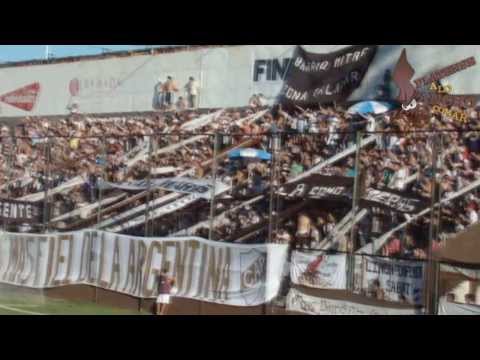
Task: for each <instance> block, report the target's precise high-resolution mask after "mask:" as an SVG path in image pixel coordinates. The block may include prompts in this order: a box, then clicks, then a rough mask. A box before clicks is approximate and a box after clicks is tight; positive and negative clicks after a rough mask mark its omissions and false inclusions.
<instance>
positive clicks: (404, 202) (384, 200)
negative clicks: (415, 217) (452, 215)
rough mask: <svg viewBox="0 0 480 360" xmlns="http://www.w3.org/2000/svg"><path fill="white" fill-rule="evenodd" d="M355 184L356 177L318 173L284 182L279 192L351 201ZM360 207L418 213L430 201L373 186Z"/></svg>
mask: <svg viewBox="0 0 480 360" xmlns="http://www.w3.org/2000/svg"><path fill="white" fill-rule="evenodd" d="M353 187H354V179H353V178H348V177H341V176H324V175H318V174H314V175H311V176H309V177H307V178H304V179H301V180H299V181H297V182H295V183H291V184H287V185H285V186H283V187H282V188H281V189H280V190H279V195H281V196H285V197H286V198H287V199H306V198H308V199H316V200H335V201H342V202H345V203H351V202H352V197H353ZM360 207H370V208H371V207H380V208H387V209H389V210H394V211H398V212H402V213H408V214H416V213H419V212H420V211H422V210H423V209H425V208H426V207H427V204H425V203H424V202H423V201H422V200H420V199H417V198H415V197H413V196H411V195H410V194H408V193H406V192H400V191H395V190H391V189H388V190H386V189H382V190H379V189H373V188H369V189H366V190H365V193H364V195H363V197H362V199H361V200H360Z"/></svg>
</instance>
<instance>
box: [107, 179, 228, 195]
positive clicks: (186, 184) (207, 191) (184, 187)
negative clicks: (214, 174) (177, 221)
mask: <svg viewBox="0 0 480 360" xmlns="http://www.w3.org/2000/svg"><path fill="white" fill-rule="evenodd" d="M98 187H99V188H101V189H112V188H114V189H121V190H127V191H128V190H129V191H145V190H148V187H149V183H148V180H137V181H130V182H124V183H111V182H107V181H104V180H102V179H99V181H98ZM150 188H151V189H163V190H168V191H174V192H178V193H182V194H196V195H198V196H199V197H201V198H204V199H207V200H208V199H210V198H211V196H212V190H213V182H212V181H208V180H197V179H189V178H167V179H151V180H150ZM228 188H229V187H228V186H227V185H225V184H223V183H222V182H221V181H216V183H215V196H216V195H219V194H221V193H223V192H225V191H227V190H228Z"/></svg>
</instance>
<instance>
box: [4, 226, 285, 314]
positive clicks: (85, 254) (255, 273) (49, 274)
mask: <svg viewBox="0 0 480 360" xmlns="http://www.w3.org/2000/svg"><path fill="white" fill-rule="evenodd" d="M40 240H43V242H44V243H43V244H42V246H41V250H40V253H38V247H37V246H36V245H37V244H38V243H37V241H40ZM286 255H287V246H286V245H275V244H269V245H252V246H246V245H234V244H221V243H218V242H212V241H208V240H205V239H201V238H193V237H192V238H164V239H163V238H162V239H160V238H159V239H151V238H138V237H131V236H124V235H116V234H112V233H106V232H103V231H97V230H84V231H78V232H74V233H68V234H57V235H50V236H48V237H45V236H42V235H33V234H11V233H1V234H0V282H3V283H7V284H13V285H20V286H26V287H31V288H38V289H42V288H52V287H57V286H64V285H81V284H84V285H91V286H96V287H101V288H104V289H108V290H111V291H116V292H121V293H124V294H128V295H131V296H136V297H142V298H153V297H155V296H156V295H157V291H158V289H157V288H158V282H157V281H158V275H159V273H160V271H161V270H162V269H168V273H169V274H170V275H171V276H173V277H175V279H176V282H177V288H178V293H177V294H176V296H179V297H185V298H192V299H197V300H204V301H208V302H214V303H221V304H227V305H233V306H256V305H260V304H263V303H265V302H268V301H270V300H272V299H273V298H274V297H275V296H276V295H277V293H278V290H279V287H280V282H281V275H282V270H283V266H284V263H285V260H286Z"/></svg>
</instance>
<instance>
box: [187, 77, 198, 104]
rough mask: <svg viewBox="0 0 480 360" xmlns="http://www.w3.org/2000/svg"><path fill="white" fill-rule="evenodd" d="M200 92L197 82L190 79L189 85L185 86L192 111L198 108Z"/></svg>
mask: <svg viewBox="0 0 480 360" xmlns="http://www.w3.org/2000/svg"><path fill="white" fill-rule="evenodd" d="M199 90H200V85H199V84H198V82H197V81H195V79H194V78H193V76H191V77H190V79H189V81H188V83H187V85H185V91H186V92H187V99H188V106H189V107H190V108H191V109H195V108H196V107H197V99H198V92H199Z"/></svg>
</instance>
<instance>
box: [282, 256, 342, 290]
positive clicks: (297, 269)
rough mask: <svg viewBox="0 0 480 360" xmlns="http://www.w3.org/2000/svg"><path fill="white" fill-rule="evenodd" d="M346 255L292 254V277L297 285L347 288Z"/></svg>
mask: <svg viewBox="0 0 480 360" xmlns="http://www.w3.org/2000/svg"><path fill="white" fill-rule="evenodd" d="M346 261H347V257H346V255H325V254H324V253H320V252H315V253H308V254H305V253H302V252H299V251H295V252H294V253H293V256H292V261H291V267H290V277H291V279H292V282H293V283H294V284H297V285H302V286H306V287H312V288H317V289H345V288H346Z"/></svg>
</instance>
